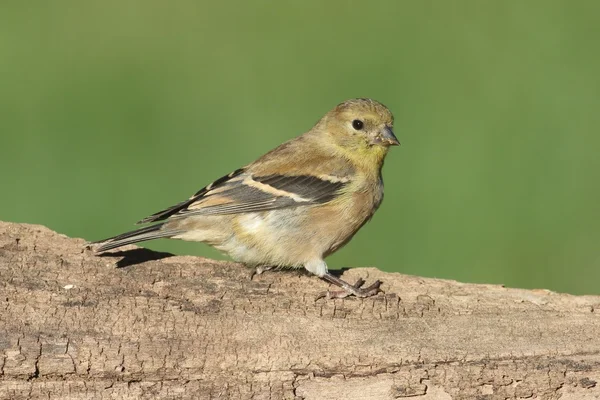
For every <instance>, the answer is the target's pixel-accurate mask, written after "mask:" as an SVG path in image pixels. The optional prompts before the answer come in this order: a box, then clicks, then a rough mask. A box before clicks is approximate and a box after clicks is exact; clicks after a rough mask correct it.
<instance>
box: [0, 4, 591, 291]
mask: <svg viewBox="0 0 600 400" xmlns="http://www.w3.org/2000/svg"><path fill="white" fill-rule="evenodd" d="M599 12H600V3H598V2H596V1H584V0H582V1H577V2H567V1H546V0H544V1H527V2H522V1H516V0H515V1H496V2H481V1H475V0H473V1H459V2H441V1H440V2H430V1H393V0H388V1H375V2H358V1H330V2H322V1H316V0H311V1H302V2H270V1H254V2H237V3H235V4H231V3H228V2H208V1H206V2H195V1H178V2H164V1H158V0H151V1H149V0H146V1H128V2H123V1H115V0H107V1H102V2H81V1H55V2H42V1H37V2H35V1H34V2H16V1H6V2H2V5H0V88H1V89H0V90H1V95H0V138H1V141H0V171H1V176H2V186H1V189H0V190H1V194H2V195H1V196H0V219H1V220H5V221H16V222H28V223H35V224H43V225H46V226H48V227H50V228H52V229H54V230H56V231H58V232H61V233H64V234H67V235H70V236H75V237H83V238H85V239H88V240H97V239H102V238H104V237H107V236H112V235H115V234H118V233H122V232H124V231H126V230H130V229H132V228H134V225H133V223H134V222H135V221H138V220H139V219H141V218H143V217H145V216H147V215H149V214H152V213H154V212H156V211H159V210H161V209H163V208H166V207H168V206H171V205H172V204H174V203H176V202H179V201H181V200H183V199H186V198H187V197H189V196H190V195H191V194H193V193H194V192H195V191H196V190H198V189H199V188H201V187H203V186H205V185H206V184H208V183H209V182H211V181H212V180H213V179H215V178H217V177H220V176H222V175H224V174H227V173H229V172H230V171H232V170H234V169H236V168H237V167H239V166H241V165H243V164H246V163H248V162H251V161H253V160H254V159H255V158H257V157H258V156H260V155H261V154H263V153H264V152H266V151H268V150H270V149H271V148H273V147H275V146H277V145H278V144H280V143H281V142H283V141H285V140H287V139H290V138H292V137H294V136H296V135H298V134H300V133H302V132H304V131H306V130H308V129H310V128H311V126H312V125H313V124H314V123H315V122H316V121H317V120H318V119H319V118H320V117H321V116H322V115H323V114H324V113H325V112H326V111H328V110H329V109H330V108H332V107H333V106H335V105H336V104H338V103H339V102H341V101H343V100H345V99H347V98H352V97H372V98H374V99H377V100H379V101H381V102H383V103H384V104H386V105H387V106H388V107H389V108H390V109H391V110H392V111H393V112H394V114H395V116H396V124H395V132H396V134H397V136H398V138H399V139H400V141H401V143H402V146H401V147H399V148H393V149H392V151H391V153H390V155H389V156H388V158H387V161H386V165H385V169H384V178H385V183H386V195H385V201H384V202H383V205H382V208H381V209H380V210H379V212H378V213H377V214H376V215H375V217H374V219H373V220H372V221H371V222H370V223H369V224H367V225H366V226H365V227H364V228H363V229H362V230H361V231H360V232H359V233H358V235H357V236H356V237H355V238H354V240H353V241H352V242H351V243H350V244H349V245H348V246H346V248H344V249H343V250H341V251H340V252H338V253H337V254H335V255H334V256H332V257H330V258H329V259H328V263H329V265H330V267H331V268H333V269H335V268H341V267H346V266H352V267H359V266H376V267H378V268H380V269H382V270H385V271H398V272H403V273H407V274H416V275H422V276H428V277H440V278H449V279H456V280H461V281H467V282H485V283H499V284H505V285H507V286H516V287H525V288H548V289H552V290H557V291H565V292H571V293H575V294H583V293H590V294H591V293H595V294H600V285H599V283H598V282H599V281H600V154H599V150H600V95H599V94H600V72H599V71H600V51H599V47H598V43H600V24H598V15H599ZM144 245H145V246H147V247H150V248H152V249H156V250H161V251H169V252H174V253H176V254H192V255H203V256H207V257H222V256H220V255H219V254H218V253H217V252H216V251H214V250H212V249H210V248H208V247H207V246H205V245H203V244H194V243H185V242H178V241H167V240H160V241H154V242H149V243H146V244H144Z"/></svg>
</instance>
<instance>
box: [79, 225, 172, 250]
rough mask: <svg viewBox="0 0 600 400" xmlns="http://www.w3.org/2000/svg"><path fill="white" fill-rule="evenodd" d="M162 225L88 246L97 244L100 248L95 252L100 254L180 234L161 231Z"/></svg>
mask: <svg viewBox="0 0 600 400" xmlns="http://www.w3.org/2000/svg"><path fill="white" fill-rule="evenodd" d="M163 225H164V224H156V225H150V226H146V227H144V228H140V229H136V230H134V231H131V232H126V233H123V234H121V235H118V236H114V237H111V238H108V239H104V240H99V241H97V242H92V243H90V244H91V245H95V244H99V245H100V247H98V248H96V249H95V252H96V253H101V252H103V251H107V250H112V249H116V248H117V247H121V246H125V245H127V244H133V243H138V242H143V241H146V240H152V239H159V238H166V237H172V236H174V235H177V234H179V233H181V231H180V230H176V229H163Z"/></svg>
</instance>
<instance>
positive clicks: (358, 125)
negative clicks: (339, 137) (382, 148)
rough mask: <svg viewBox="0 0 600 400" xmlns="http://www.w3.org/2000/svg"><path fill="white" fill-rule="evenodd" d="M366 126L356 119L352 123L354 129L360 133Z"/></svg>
mask: <svg viewBox="0 0 600 400" xmlns="http://www.w3.org/2000/svg"><path fill="white" fill-rule="evenodd" d="M363 126H364V124H363V122H362V121H361V120H360V119H355V120H354V121H352V127H353V128H354V129H356V130H357V131H360V130H361V129H362V128H363Z"/></svg>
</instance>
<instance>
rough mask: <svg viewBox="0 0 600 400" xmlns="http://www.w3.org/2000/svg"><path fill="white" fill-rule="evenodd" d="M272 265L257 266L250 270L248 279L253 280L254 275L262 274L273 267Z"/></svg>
mask: <svg viewBox="0 0 600 400" xmlns="http://www.w3.org/2000/svg"><path fill="white" fill-rule="evenodd" d="M274 268H275V267H274V266H264V265H262V266H258V267H256V268H255V269H253V270H252V272H250V280H253V279H254V277H255V276H256V275H262V274H263V273H264V272H266V271H270V270H272V269H274Z"/></svg>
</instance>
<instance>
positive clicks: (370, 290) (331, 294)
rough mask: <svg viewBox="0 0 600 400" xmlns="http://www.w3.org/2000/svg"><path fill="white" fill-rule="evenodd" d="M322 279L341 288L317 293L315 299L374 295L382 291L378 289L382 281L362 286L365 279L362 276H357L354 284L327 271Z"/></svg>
mask: <svg viewBox="0 0 600 400" xmlns="http://www.w3.org/2000/svg"><path fill="white" fill-rule="evenodd" d="M323 279H324V280H326V281H327V282H329V283H332V284H334V285H336V286H339V287H341V288H342V289H343V290H335V291H331V290H328V291H326V292H323V293H321V294H319V295H318V296H317V298H316V299H315V300H318V299H322V298H325V299H327V300H330V299H343V298H346V297H348V296H355V297H360V298H364V297H371V296H375V295H376V294H377V293H379V292H383V291H382V290H381V289H380V286H381V283H382V282H381V281H379V280H377V281H375V282H373V284H371V285H370V286H367V287H366V288H363V285H364V284H365V280H364V279H362V278H359V279H358V280H357V281H356V283H355V284H354V285H351V284H349V283H348V282H346V281H343V280H341V279H340V278H337V277H335V276H333V275H331V274H329V273H327V274H326V275H325V276H323Z"/></svg>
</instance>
